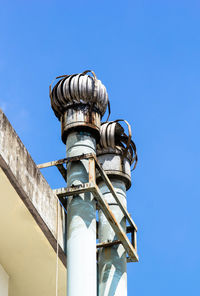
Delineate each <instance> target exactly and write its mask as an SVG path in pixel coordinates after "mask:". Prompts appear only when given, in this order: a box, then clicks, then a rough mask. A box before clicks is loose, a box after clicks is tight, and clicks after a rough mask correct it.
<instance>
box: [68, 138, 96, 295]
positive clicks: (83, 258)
mask: <svg viewBox="0 0 200 296" xmlns="http://www.w3.org/2000/svg"><path fill="white" fill-rule="evenodd" d="M66 149H67V157H72V156H77V155H81V154H83V153H84V154H85V153H96V141H95V139H94V138H93V137H92V136H91V134H89V133H86V132H72V133H70V134H69V135H68V137H67V141H66ZM86 182H88V160H81V161H76V162H72V163H69V164H68V167H67V186H71V185H78V184H82V183H86ZM96 269H97V268H96V204H95V201H94V199H93V195H92V194H91V193H89V192H87V193H83V194H79V195H77V196H74V197H70V198H69V200H68V205H67V296H95V295H97V288H96V282H97V271H96Z"/></svg>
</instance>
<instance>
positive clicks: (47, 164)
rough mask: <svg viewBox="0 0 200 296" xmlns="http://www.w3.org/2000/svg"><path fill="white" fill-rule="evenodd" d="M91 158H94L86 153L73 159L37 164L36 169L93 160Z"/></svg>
mask: <svg viewBox="0 0 200 296" xmlns="http://www.w3.org/2000/svg"><path fill="white" fill-rule="evenodd" d="M93 157H94V154H93V153H86V154H81V155H78V156H74V157H66V158H62V159H59V160H53V161H49V162H45V163H41V164H38V165H37V167H38V169H44V168H48V167H51V166H56V165H59V164H63V163H68V162H73V161H77V160H82V159H88V158H93Z"/></svg>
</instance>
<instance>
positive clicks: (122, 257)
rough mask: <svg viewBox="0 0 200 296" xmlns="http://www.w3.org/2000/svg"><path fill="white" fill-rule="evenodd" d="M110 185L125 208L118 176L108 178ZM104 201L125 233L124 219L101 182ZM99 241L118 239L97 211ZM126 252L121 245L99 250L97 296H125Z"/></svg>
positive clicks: (124, 199)
mask: <svg viewBox="0 0 200 296" xmlns="http://www.w3.org/2000/svg"><path fill="white" fill-rule="evenodd" d="M110 180H111V182H112V185H113V187H114V189H115V191H116V193H117V195H118V197H119V199H120V200H121V202H122V203H123V204H124V206H126V187H125V184H124V182H123V181H122V180H120V177H119V176H115V177H112V178H110ZM98 186H99V188H100V190H101V192H102V194H103V195H104V198H105V200H106V201H107V202H108V204H109V205H110V208H111V210H112V212H113V214H114V215H115V217H116V219H117V221H118V222H119V223H120V224H121V226H122V227H123V229H124V231H126V219H125V217H124V215H123V213H122V212H121V210H120V208H119V206H118V205H117V203H116V201H115V200H114V198H113V196H112V194H111V193H110V191H109V190H108V188H107V186H106V185H105V183H104V182H103V181H101V182H100V183H99V184H98ZM98 235H99V241H100V242H101V243H102V242H107V241H113V240H116V239H118V238H117V237H116V235H115V233H114V231H113V230H112V228H111V226H110V224H109V222H108V220H107V219H106V218H105V216H104V214H103V213H102V211H99V227H98ZM126 264H127V263H126V252H125V250H124V248H123V246H122V245H115V246H112V247H106V248H102V249H100V250H99V254H98V265H99V270H98V272H99V296H127V268H126Z"/></svg>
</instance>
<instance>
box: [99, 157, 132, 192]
mask: <svg viewBox="0 0 200 296" xmlns="http://www.w3.org/2000/svg"><path fill="white" fill-rule="evenodd" d="M98 161H99V163H100V164H101V166H102V168H103V170H104V171H105V173H106V174H107V175H108V176H109V177H113V176H116V175H118V176H119V177H121V178H122V179H123V180H124V182H125V184H126V188H127V190H128V189H129V188H130V187H131V167H130V161H129V160H128V159H127V158H124V159H123V160H122V155H119V154H115V152H114V151H113V153H108V154H101V155H98ZM99 177H100V175H99V174H97V182H98V181H99Z"/></svg>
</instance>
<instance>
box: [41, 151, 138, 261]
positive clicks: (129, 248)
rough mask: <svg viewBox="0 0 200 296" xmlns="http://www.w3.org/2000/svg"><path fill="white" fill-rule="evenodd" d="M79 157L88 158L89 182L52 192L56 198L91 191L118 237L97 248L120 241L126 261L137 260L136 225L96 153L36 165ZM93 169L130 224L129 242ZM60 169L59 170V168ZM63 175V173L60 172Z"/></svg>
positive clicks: (43, 166)
mask: <svg viewBox="0 0 200 296" xmlns="http://www.w3.org/2000/svg"><path fill="white" fill-rule="evenodd" d="M81 159H89V182H88V183H85V184H82V185H78V186H71V187H67V188H59V189H55V190H54V193H55V194H56V195H57V196H58V198H63V197H66V196H72V195H78V194H81V193H84V192H92V193H93V195H94V198H95V199H96V201H97V203H98V206H99V208H100V209H101V210H102V211H103V213H104V215H105V216H106V218H107V219H108V221H109V223H110V225H111V227H112V228H113V230H114V232H115V233H116V235H117V237H118V241H113V242H109V243H103V244H97V248H100V247H109V246H111V245H113V244H119V243H121V244H122V245H123V247H124V249H125V250H126V252H127V254H128V258H127V261H128V262H138V261H139V258H138V254H137V240H136V233H137V226H136V225H135V223H134V221H133V220H132V218H131V216H130V214H129V213H128V211H127V209H126V208H125V207H124V206H123V204H122V203H121V202H120V200H119V198H118V196H117V194H116V192H115V190H114V187H113V185H112V183H111V182H110V180H109V178H108V176H107V175H106V173H105V172H104V170H103V168H102V167H101V165H100V163H99V161H98V159H97V158H96V155H94V154H92V153H90V154H83V155H80V156H75V157H71V158H64V159H60V160H57V161H52V162H48V163H45V164H40V165H38V168H45V167H50V166H58V165H62V164H63V163H66V164H67V163H69V162H72V161H78V160H81ZM95 169H97V170H98V171H99V173H100V175H101V177H102V179H103V180H104V182H105V184H106V185H107V187H108V189H109V190H110V192H111V193H112V195H113V197H114V199H115V201H116V202H117V204H118V205H119V207H120V209H121V211H122V212H123V214H124V216H125V217H126V219H127V221H128V223H129V225H130V226H128V227H127V233H131V242H130V240H129V238H128V236H127V235H126V233H125V232H124V230H123V228H122V227H121V225H120V224H119V223H118V222H117V220H116V218H115V216H114V215H113V213H112V211H111V209H110V207H109V205H108V203H107V202H106V201H105V199H104V197H103V195H102V193H101V191H100V190H99V187H98V186H97V184H96V178H95ZM59 171H60V170H59ZM62 175H63V174H62Z"/></svg>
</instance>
